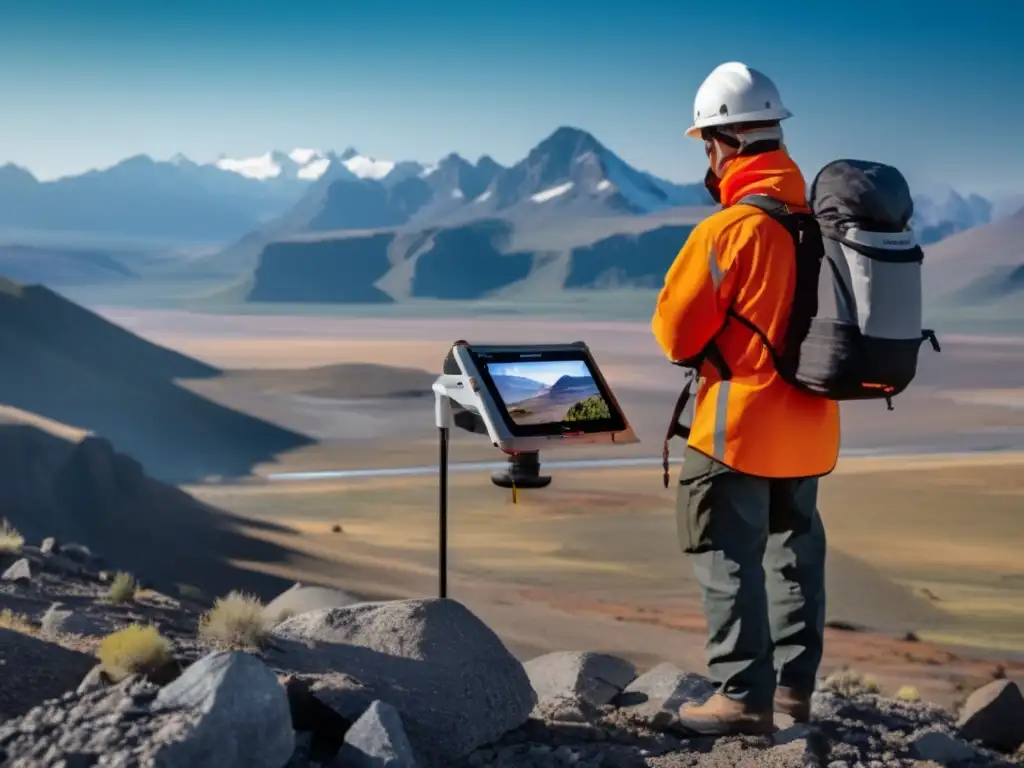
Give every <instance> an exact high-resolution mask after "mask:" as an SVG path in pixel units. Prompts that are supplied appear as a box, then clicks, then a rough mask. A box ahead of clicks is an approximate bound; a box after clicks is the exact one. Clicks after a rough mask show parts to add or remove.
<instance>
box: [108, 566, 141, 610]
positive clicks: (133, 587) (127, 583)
mask: <svg viewBox="0 0 1024 768" xmlns="http://www.w3.org/2000/svg"><path fill="white" fill-rule="evenodd" d="M136 591H138V584H137V582H136V581H135V577H134V576H132V575H131V574H130V573H126V572H125V571H119V572H118V574H117V575H116V576H115V577H114V581H113V582H111V584H110V589H109V590H108V591H107V599H108V600H109V601H110V602H112V603H117V604H121V603H130V602H132V601H133V600H134V599H135V593H136Z"/></svg>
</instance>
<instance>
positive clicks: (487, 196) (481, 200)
mask: <svg viewBox="0 0 1024 768" xmlns="http://www.w3.org/2000/svg"><path fill="white" fill-rule="evenodd" d="M490 199H491V190H489V189H488V190H486V191H485V192H484V193H483V194H482V195H480V197H478V198H477V199H476V200H474V201H473V202H474V203H485V202H487V201H488V200H490Z"/></svg>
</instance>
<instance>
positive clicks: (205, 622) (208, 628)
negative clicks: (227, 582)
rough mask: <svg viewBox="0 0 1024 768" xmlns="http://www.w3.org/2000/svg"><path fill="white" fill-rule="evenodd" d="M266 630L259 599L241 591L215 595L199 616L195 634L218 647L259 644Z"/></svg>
mask: <svg viewBox="0 0 1024 768" xmlns="http://www.w3.org/2000/svg"><path fill="white" fill-rule="evenodd" d="M268 631H269V626H268V622H267V620H266V618H264V616H263V603H262V602H260V600H259V598H257V597H255V596H253V595H246V594H243V593H242V592H231V593H229V594H228V595H227V597H218V598H217V600H216V602H215V603H214V604H213V608H211V609H210V610H209V611H207V612H206V613H205V614H203V616H202V617H201V618H200V619H199V638H200V639H201V640H203V641H204V642H206V643H209V644H210V645H213V646H216V647H218V648H233V649H237V650H242V649H258V648H261V647H263V644H264V642H266V639H267V632H268Z"/></svg>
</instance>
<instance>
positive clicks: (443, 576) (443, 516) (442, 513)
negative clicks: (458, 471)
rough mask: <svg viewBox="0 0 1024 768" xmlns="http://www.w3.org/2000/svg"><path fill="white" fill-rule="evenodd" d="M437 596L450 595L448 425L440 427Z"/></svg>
mask: <svg viewBox="0 0 1024 768" xmlns="http://www.w3.org/2000/svg"><path fill="white" fill-rule="evenodd" d="M438 438H439V441H438V457H437V467H438V486H437V518H438V520H437V521H438V546H437V596H438V597H442V598H443V597H448V427H438Z"/></svg>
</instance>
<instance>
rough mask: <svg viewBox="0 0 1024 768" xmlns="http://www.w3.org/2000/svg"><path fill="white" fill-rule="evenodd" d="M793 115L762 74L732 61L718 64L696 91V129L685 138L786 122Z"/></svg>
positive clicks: (694, 110) (773, 85) (694, 120)
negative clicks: (718, 129) (714, 130)
mask: <svg viewBox="0 0 1024 768" xmlns="http://www.w3.org/2000/svg"><path fill="white" fill-rule="evenodd" d="M792 116H793V113H792V112H790V111H789V110H788V109H786V108H785V107H784V106H782V99H781V97H780V96H779V89H778V88H776V87H775V83H773V82H772V81H771V79H769V77H768V76H767V75H765V74H764V73H763V72H759V71H758V70H756V69H752V68H751V67H748V66H747V65H746V64H740V63H739V62H738V61H730V62H728V63H727V64H719V65H718V66H717V67H715V69H714V70H713V71H712V72H711V74H710V75H708V76H707V78H706V79H705V80H704V82H703V83H701V86H700V88H698V89H697V97H696V98H695V99H694V100H693V125H692V126H690V128H688V129H687V131H686V135H687V136H689V137H691V138H695V139H696V138H700V132H701V129H702V128H709V127H711V126H713V125H730V124H733V123H752V122H760V121H765V120H785V119H786V118H787V117H792Z"/></svg>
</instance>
